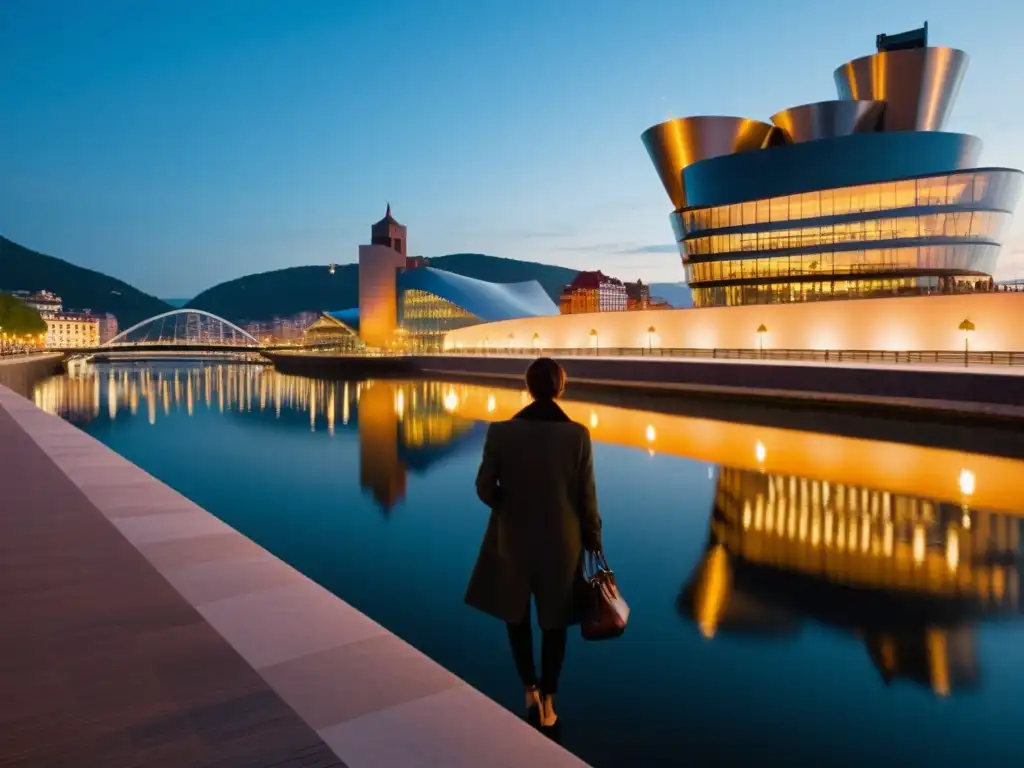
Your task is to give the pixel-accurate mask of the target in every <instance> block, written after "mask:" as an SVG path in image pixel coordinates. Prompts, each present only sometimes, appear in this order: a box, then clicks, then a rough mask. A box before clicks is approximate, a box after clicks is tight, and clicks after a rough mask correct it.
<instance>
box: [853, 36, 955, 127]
mask: <svg viewBox="0 0 1024 768" xmlns="http://www.w3.org/2000/svg"><path fill="white" fill-rule="evenodd" d="M967 62H968V57H967V54H966V53H964V52H963V51H961V50H959V49H957V48H938V47H935V48H910V49H906V50H900V51H883V52H881V53H874V54H872V55H870V56H862V57H861V58H859V59H854V60H853V61H848V62H847V63H846V64H843V65H842V66H841V67H839V68H838V69H836V71H835V73H834V75H833V76H834V77H835V81H836V89H837V90H838V92H839V98H841V99H867V100H873V101H884V102H885V103H886V106H885V113H884V115H883V116H882V129H883V130H885V131H941V130H942V128H943V126H944V125H945V124H946V119H947V118H948V117H949V115H950V113H951V112H952V111H953V104H954V102H955V101H956V95H957V91H959V89H960V82H961V81H962V80H963V77H964V73H965V72H966V71H967Z"/></svg>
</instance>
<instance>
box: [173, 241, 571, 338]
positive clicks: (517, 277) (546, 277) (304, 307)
mask: <svg viewBox="0 0 1024 768" xmlns="http://www.w3.org/2000/svg"><path fill="white" fill-rule="evenodd" d="M430 266H432V267H436V268H437V269H443V270H447V271H449V272H455V273H457V274H460V275H465V276H466V277H474V278H476V279H478V280H487V281H489V282H493V283H518V282H524V281H527V280H536V281H537V282H539V283H540V284H541V285H542V286H543V287H544V290H545V291H547V293H548V294H549V295H550V296H551V297H552V298H553V299H554V300H555V301H556V302H557V301H558V294H559V293H560V292H561V290H562V287H563V286H564V285H565V284H566V283H569V282H571V281H572V279H573V278H574V277H575V276H576V271H575V270H572V269H566V268H565V267H553V266H550V265H547V264H535V263H533V262H529V261H516V260H514V259H502V258H498V257H496V256H485V255H483V254H478V253H453V254H450V255H448V256H438V257H435V258H432V259H430ZM358 280H359V276H358V268H357V267H356V265H355V264H341V265H338V266H337V267H336V269H335V272H334V274H333V275H332V274H331V273H330V272H329V271H328V269H327V267H326V266H318V267H291V268H289V269H278V270H274V271H273V272H261V273H259V274H255V275H247V276H246V277H240V278H237V279H235V280H229V281H228V282H226V283H221V284H219V285H215V286H214V287H212V288H209V289H207V290H205V291H203V292H202V293H200V294H199V295H198V296H196V297H195V298H194V299H192V301H190V302H189V303H188V306H189V307H194V308H196V309H204V310H206V311H207V312H213V313H214V314H215V315H220V316H221V317H223V318H226V319H228V320H231V321H233V322H243V321H252V320H269V319H270V318H272V317H275V316H279V317H285V316H288V315H294V314H297V313H299V312H306V311H319V310H325V309H332V310H333V309H347V308H349V307H354V306H356V305H357V304H358V303H359V287H358V286H359V283H358Z"/></svg>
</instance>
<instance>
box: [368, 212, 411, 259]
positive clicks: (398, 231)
mask: <svg viewBox="0 0 1024 768" xmlns="http://www.w3.org/2000/svg"><path fill="white" fill-rule="evenodd" d="M407 238H408V234H407V231H406V228H405V226H404V225H402V224H399V223H398V222H397V221H395V219H394V217H392V215H391V203H388V210H387V212H386V213H385V214H384V218H383V219H381V220H380V221H378V222H377V223H376V224H374V225H373V226H372V227H370V244H371V245H386V246H387V247H388V248H391V249H392V250H395V251H398V252H399V253H400V254H402V256H405V255H406V245H407V243H406V240H407Z"/></svg>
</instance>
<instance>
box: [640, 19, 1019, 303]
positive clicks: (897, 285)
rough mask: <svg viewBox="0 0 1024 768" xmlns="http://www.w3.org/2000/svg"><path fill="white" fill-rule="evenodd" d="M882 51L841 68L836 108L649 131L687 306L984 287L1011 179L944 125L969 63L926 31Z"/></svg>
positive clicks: (693, 121)
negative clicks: (982, 161) (689, 295)
mask: <svg viewBox="0 0 1024 768" xmlns="http://www.w3.org/2000/svg"><path fill="white" fill-rule="evenodd" d="M876 44H877V48H878V50H877V51H876V52H875V53H874V54H871V55H868V56H864V57H862V58H859V59H855V60H853V61H850V62H847V63H845V64H843V65H841V66H840V67H838V68H837V69H836V70H835V72H834V75H833V77H834V80H835V84H836V89H837V92H838V98H837V99H835V100H832V101H823V102H818V103H814V104H804V105H799V106H795V107H791V108H789V109H785V110H782V111H781V112H778V113H776V114H774V115H772V116H771V118H770V121H768V122H762V121H758V120H752V119H747V118H739V117H705V116H701V117H684V118H678V119H674V120H669V121H667V122H664V123H659V124H658V125H655V126H652V127H651V128H649V129H648V130H647V131H645V132H644V134H643V136H642V140H643V143H644V145H645V147H646V148H647V151H648V153H649V155H650V158H651V161H652V162H653V164H654V166H655V168H656V170H657V171H658V174H659V176H660V178H661V181H662V184H663V185H664V187H665V191H666V193H667V194H668V196H669V198H670V200H671V202H672V203H673V206H674V208H675V210H674V211H673V213H672V214H671V223H672V228H673V231H674V233H675V239H676V242H677V243H678V246H679V251H680V254H681V257H682V262H683V266H684V269H685V271H686V280H687V282H688V283H689V284H690V286H691V288H692V290H693V300H694V306H696V307H715V306H735V305H743V304H773V303H785V302H798V301H812V300H819V299H845V298H864V297H882V296H886V297H887V296H908V295H922V294H924V295H927V294H936V293H941V294H945V293H961V292H975V291H990V290H993V289H994V285H993V280H992V275H993V273H994V272H995V268H996V261H997V259H998V257H999V254H1000V250H1001V246H1002V242H1003V239H1004V237H1005V235H1006V232H1007V229H1008V227H1009V224H1010V219H1011V215H1012V212H1013V209H1014V207H1015V205H1016V203H1017V200H1018V198H1019V196H1020V188H1021V172H1020V171H1018V170H1015V169H1010V168H986V167H978V166H977V163H978V159H979V156H980V153H981V148H982V143H981V140H980V139H979V138H977V137H976V136H971V135H967V134H959V133H949V132H945V131H944V127H945V124H946V121H947V119H948V117H949V115H950V113H951V111H952V109H953V106H954V103H955V100H956V95H957V92H958V90H959V87H960V83H961V81H962V80H963V77H964V73H965V72H966V69H967V62H968V57H967V54H966V53H964V52H963V51H960V50H958V49H955V48H946V47H929V46H928V45H927V25H925V26H924V27H922V28H921V29H918V30H912V31H910V32H906V33H901V34H898V35H880V36H879V37H878V39H877V41H876Z"/></svg>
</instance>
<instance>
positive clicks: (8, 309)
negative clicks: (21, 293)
mask: <svg viewBox="0 0 1024 768" xmlns="http://www.w3.org/2000/svg"><path fill="white" fill-rule="evenodd" d="M0 329H2V332H3V333H6V334H7V335H8V336H26V335H38V334H40V333H45V332H46V321H45V320H43V318H42V317H41V316H40V315H39V312H37V311H36V310H34V309H32V307H27V306H25V304H24V303H23V302H22V301H21V300H20V299H18V298H17V297H15V296H11V295H10V294H7V293H3V294H0Z"/></svg>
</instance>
